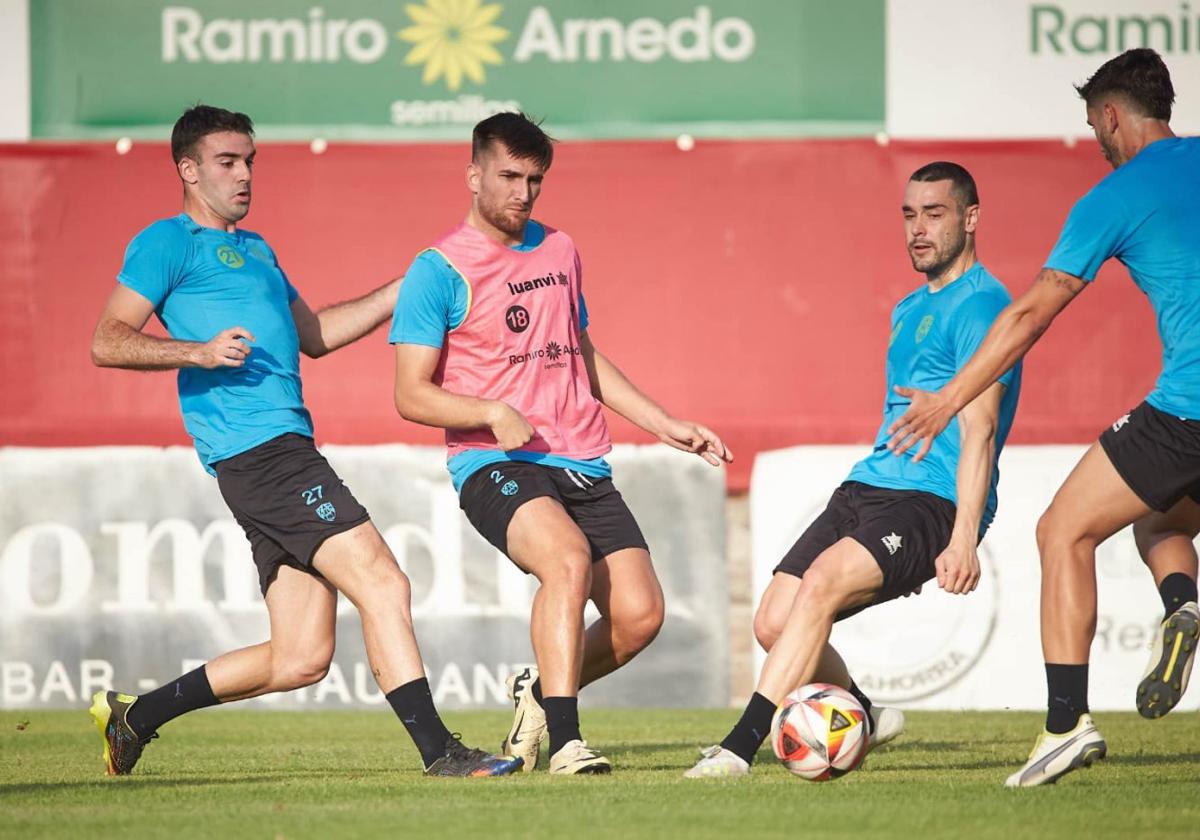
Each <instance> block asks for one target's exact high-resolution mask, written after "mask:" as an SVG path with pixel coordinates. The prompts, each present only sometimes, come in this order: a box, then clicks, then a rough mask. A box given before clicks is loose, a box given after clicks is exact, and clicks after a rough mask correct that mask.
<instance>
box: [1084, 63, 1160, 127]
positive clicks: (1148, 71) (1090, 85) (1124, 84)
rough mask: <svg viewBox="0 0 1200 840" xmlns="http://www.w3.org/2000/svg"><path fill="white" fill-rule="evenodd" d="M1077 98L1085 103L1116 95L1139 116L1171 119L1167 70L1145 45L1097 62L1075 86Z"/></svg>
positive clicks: (1091, 103)
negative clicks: (1090, 73)
mask: <svg viewBox="0 0 1200 840" xmlns="http://www.w3.org/2000/svg"><path fill="white" fill-rule="evenodd" d="M1075 90H1077V91H1078V92H1079V98H1080V99H1082V100H1083V101H1084V102H1086V103H1087V104H1088V105H1089V106H1092V105H1096V104H1097V103H1099V101H1100V100H1101V99H1103V98H1104V97H1106V96H1113V95H1116V96H1120V97H1121V98H1123V99H1124V100H1125V101H1126V102H1128V103H1129V104H1130V105H1132V106H1133V107H1134V108H1135V109H1137V110H1138V111H1139V112H1140V113H1141V114H1142V116H1144V117H1150V118H1151V119H1156V120H1169V119H1171V105H1172V104H1173V103H1174V102H1175V88H1174V87H1173V86H1172V85H1171V73H1170V72H1169V71H1168V70H1167V65H1166V64H1165V63H1164V62H1163V60H1162V56H1160V55H1159V54H1158V53H1156V52H1155V51H1154V50H1152V49H1150V48H1149V47H1141V48H1139V49H1136V50H1126V51H1125V52H1123V53H1121V54H1120V55H1119V56H1117V57H1116V58H1110V59H1109V60H1108V61H1106V62H1104V63H1103V64H1101V65H1100V69H1099V70H1097V71H1096V72H1095V73H1093V74H1092V78H1090V79H1088V80H1087V81H1086V82H1084V83H1083V84H1081V85H1076V86H1075Z"/></svg>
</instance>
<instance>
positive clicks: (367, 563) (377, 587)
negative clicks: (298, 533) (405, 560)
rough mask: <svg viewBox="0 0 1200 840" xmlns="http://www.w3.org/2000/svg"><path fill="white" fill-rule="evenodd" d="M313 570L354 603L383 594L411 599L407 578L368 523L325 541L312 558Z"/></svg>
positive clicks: (370, 523) (373, 527) (368, 521)
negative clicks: (373, 595)
mask: <svg viewBox="0 0 1200 840" xmlns="http://www.w3.org/2000/svg"><path fill="white" fill-rule="evenodd" d="M312 567H313V569H315V570H316V571H317V572H319V573H320V574H321V575H322V576H323V577H324V578H325V579H326V580H328V581H329V582H330V583H331V584H333V586H334V587H335V588H336V589H339V590H341V591H342V592H344V593H345V594H346V597H348V598H350V599H351V600H352V601H354V602H355V603H361V602H362V600H363V599H364V598H367V597H369V596H370V595H372V594H382V593H384V592H389V593H391V594H392V595H395V596H397V597H403V598H405V599H407V597H408V583H407V578H405V576H404V573H403V572H402V571H401V570H400V566H399V564H398V563H397V562H396V558H395V556H394V555H393V554H392V550H391V549H390V548H388V545H387V543H386V542H384V539H383V535H382V534H380V533H379V529H378V528H376V527H375V523H374V522H372V521H371V520H369V519H368V520H367V521H366V522H362V523H359V524H358V525H355V526H354V527H353V528H350V529H349V530H346V531H341V532H339V533H336V534H333V535H331V536H329V537H327V538H326V539H325V540H323V541H322V542H321V544H320V545H319V546H317V548H316V551H315V552H314V554H313V559H312ZM398 590H400V591H398Z"/></svg>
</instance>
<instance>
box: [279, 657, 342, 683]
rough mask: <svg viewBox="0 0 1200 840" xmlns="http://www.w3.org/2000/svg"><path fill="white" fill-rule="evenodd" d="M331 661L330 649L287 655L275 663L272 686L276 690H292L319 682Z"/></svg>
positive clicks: (327, 671)
mask: <svg viewBox="0 0 1200 840" xmlns="http://www.w3.org/2000/svg"><path fill="white" fill-rule="evenodd" d="M332 662H333V651H332V650H330V651H329V652H328V653H324V652H320V653H308V654H305V655H299V654H297V655H295V656H291V657H288V658H286V659H284V660H283V661H281V662H278V663H276V664H275V667H274V668H273V671H274V673H273V675H272V676H273V677H274V678H273V680H272V683H273V687H274V689H275V690H276V691H293V690H295V689H297V688H304V687H305V686H309V685H314V684H316V683H319V682H320V681H321V680H323V679H325V675H326V674H328V673H329V666H330V664H331V663H332Z"/></svg>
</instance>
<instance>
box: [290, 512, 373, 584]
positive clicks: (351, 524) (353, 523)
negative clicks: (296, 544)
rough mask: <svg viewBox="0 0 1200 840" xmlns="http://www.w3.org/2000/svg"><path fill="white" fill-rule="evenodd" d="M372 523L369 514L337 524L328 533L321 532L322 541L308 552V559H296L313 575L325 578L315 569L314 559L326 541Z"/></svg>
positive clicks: (317, 542)
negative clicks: (364, 524)
mask: <svg viewBox="0 0 1200 840" xmlns="http://www.w3.org/2000/svg"><path fill="white" fill-rule="evenodd" d="M370 521H371V514H369V513H367V514H363V515H362V516H360V517H359V518H358V519H351V520H348V521H346V522H339V523H337V525H333V526H331V527H330V528H329V530H328V531H322V532H321V535H320V539H319V540H317V541H316V542H315V543H314V544H313V547H312V549H311V550H310V551H309V552H308V558H307V559H305V560H300V558H299V557H297V558H296V559H297V560H299V561H300V562H301V564H302V565H303V566H304V568H306V569H308V570H309V571H311V572H312V573H313V574H316V575H317V576H319V577H323V576H322V575H321V573H320V572H318V571H317V570H316V569H314V568H313V558H315V557H316V556H317V552H318V551H320V550H321V546H323V545H325V541H326V540H328V539H329V538H330V537H336V536H337V535H338V534H344V533H346V532H347V531H349V530H352V529H354V528H357V527H358V526H359V525H362V524H363V523H364V522H370Z"/></svg>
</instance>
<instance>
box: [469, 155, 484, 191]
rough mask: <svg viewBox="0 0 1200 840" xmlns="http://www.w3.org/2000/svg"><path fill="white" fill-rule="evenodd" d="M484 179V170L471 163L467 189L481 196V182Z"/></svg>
mask: <svg viewBox="0 0 1200 840" xmlns="http://www.w3.org/2000/svg"><path fill="white" fill-rule="evenodd" d="M482 177H483V170H482V169H480V168H479V164H477V163H476V162H475V161H471V162H470V163H468V164H467V189H469V190H470V191H471V192H472V193H474V194H476V195H478V194H479V181H480V179H481V178H482Z"/></svg>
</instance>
